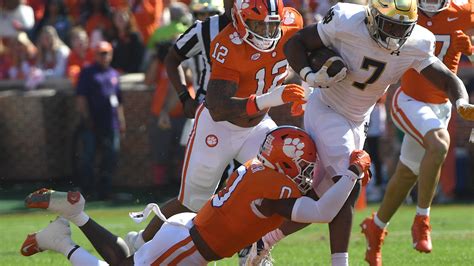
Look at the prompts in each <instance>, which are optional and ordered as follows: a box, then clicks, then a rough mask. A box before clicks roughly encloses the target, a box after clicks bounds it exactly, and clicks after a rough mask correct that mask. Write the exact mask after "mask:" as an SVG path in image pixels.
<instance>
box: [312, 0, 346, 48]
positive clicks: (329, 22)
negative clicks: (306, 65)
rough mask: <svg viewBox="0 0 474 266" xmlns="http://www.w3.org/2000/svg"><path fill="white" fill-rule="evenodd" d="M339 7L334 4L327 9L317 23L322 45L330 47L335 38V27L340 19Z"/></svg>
mask: <svg viewBox="0 0 474 266" xmlns="http://www.w3.org/2000/svg"><path fill="white" fill-rule="evenodd" d="M340 16H341V13H340V7H339V5H335V6H333V7H331V9H329V11H328V12H327V14H326V15H325V16H324V18H323V19H322V20H321V21H320V22H319V23H318V26H317V28H318V33H319V36H320V37H321V41H323V43H324V46H326V47H331V46H332V45H331V43H334V39H335V38H337V36H336V34H337V28H338V25H339V24H340V23H339V20H340Z"/></svg>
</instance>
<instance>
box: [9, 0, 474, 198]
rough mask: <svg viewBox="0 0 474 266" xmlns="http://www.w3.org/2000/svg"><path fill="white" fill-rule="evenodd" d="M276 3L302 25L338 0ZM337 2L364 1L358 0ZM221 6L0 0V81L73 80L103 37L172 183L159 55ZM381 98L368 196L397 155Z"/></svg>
mask: <svg viewBox="0 0 474 266" xmlns="http://www.w3.org/2000/svg"><path fill="white" fill-rule="evenodd" d="M208 2H209V3H212V4H211V6H213V7H215V8H214V9H209V8H205V7H207V6H208V5H207V4H206V5H204V4H203V3H208ZM283 2H284V4H285V6H292V7H295V8H296V9H298V11H300V13H301V14H302V15H303V17H304V20H305V25H308V24H311V23H315V22H317V21H319V20H320V19H322V17H323V16H324V14H325V13H326V12H327V11H328V10H329V8H330V7H331V6H332V5H333V4H335V3H336V2H338V1H336V0H284V1H283ZM345 2H352V3H357V4H365V3H366V0H346V1H345ZM223 11H224V5H223V1H221V0H183V1H176V0H0V80H23V81H25V86H26V88H27V89H34V88H36V87H37V86H38V85H40V84H41V83H42V82H43V81H45V80H48V79H50V78H63V79H64V78H65V79H69V80H70V81H71V82H72V83H73V84H75V85H76V84H77V83H78V79H79V74H80V72H81V70H82V69H84V68H85V67H88V66H89V65H91V64H93V63H94V62H95V60H96V57H95V56H96V53H97V51H98V50H97V49H98V46H99V45H100V44H101V43H103V41H106V42H108V43H110V44H111V46H112V49H111V50H113V53H111V59H110V66H111V67H112V68H113V69H114V70H116V71H117V72H118V74H119V75H122V74H129V73H144V74H145V83H146V84H147V85H148V86H150V87H151V88H153V89H154V90H155V93H154V98H153V101H152V106H151V113H152V114H153V117H154V119H152V122H151V125H150V142H151V145H152V148H151V152H152V158H153V165H154V166H153V170H152V171H153V176H154V183H155V185H166V184H169V183H174V184H179V176H180V173H179V171H180V169H181V163H182V160H183V156H184V146H185V145H186V133H182V132H183V128H186V118H185V117H184V115H183V111H182V106H181V103H180V101H179V100H178V99H177V95H176V93H175V92H174V90H173V89H172V87H171V84H170V82H169V80H168V79H167V74H166V68H165V66H164V58H165V56H166V54H167V52H168V49H169V47H171V46H172V45H173V43H174V41H175V40H176V39H177V38H178V37H179V36H180V35H181V34H182V33H184V32H185V31H186V30H187V29H188V28H189V26H190V25H192V23H193V22H194V20H197V19H199V20H205V19H206V18H207V17H209V16H211V15H215V14H221V13H223ZM189 60H191V59H189ZM464 61H465V62H469V60H466V59H465V58H464ZM182 65H183V67H184V68H185V73H186V78H187V82H188V83H189V87H192V86H193V85H195V84H196V83H197V79H198V76H197V75H196V74H195V73H194V74H193V68H194V67H195V66H194V65H193V63H192V62H191V61H190V62H183V64H182ZM472 86H473V82H472V80H471V82H470V83H468V86H467V87H468V90H470V91H472V90H473V89H472ZM384 103H385V100H384V99H381V101H380V102H379V104H377V108H376V109H375V111H374V113H373V114H372V118H371V119H372V123H371V127H370V128H369V134H368V140H367V146H366V149H367V150H368V151H370V153H371V155H372V157H373V159H374V169H373V170H374V171H373V172H374V174H375V178H376V179H375V180H376V181H375V182H373V183H374V185H373V186H374V188H371V189H372V192H371V193H370V196H372V197H373V200H379V199H380V198H381V196H382V195H383V194H382V193H383V184H384V183H385V182H386V179H387V176H389V173H390V172H391V171H392V170H393V169H391V168H392V167H393V166H394V165H395V163H393V162H392V161H393V160H395V161H396V159H397V158H396V156H397V155H398V150H397V144H396V143H395V144H393V145H385V147H380V145H379V143H380V142H381V141H387V140H390V142H397V141H399V140H400V138H397V137H395V136H396V135H397V134H399V133H397V132H396V129H394V128H393V127H392V126H390V127H388V128H386V126H385V125H389V124H390V122H387V120H388V118H387V114H386V112H387V111H386V110H385V104H384ZM163 110H166V112H164V111H163ZM274 120H275V121H277V122H278V120H279V118H278V117H276V118H275V119H274ZM281 121H282V122H285V123H288V121H284V119H283V120H281ZM290 122H291V121H290ZM298 123H300V121H296V120H295V121H293V124H295V125H298ZM394 132H395V133H394ZM385 143H387V144H388V142H385ZM389 146H390V148H387V147H389ZM177 147H179V148H177ZM116 152H118V150H117V151H116ZM379 154H383V156H382V155H380V156H379ZM391 154H393V156H392V155H391ZM170 177H172V178H170Z"/></svg>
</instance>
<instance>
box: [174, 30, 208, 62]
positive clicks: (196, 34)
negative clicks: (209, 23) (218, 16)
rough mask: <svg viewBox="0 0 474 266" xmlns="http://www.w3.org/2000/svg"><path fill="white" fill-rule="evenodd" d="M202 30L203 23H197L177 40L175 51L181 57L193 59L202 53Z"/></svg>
mask: <svg viewBox="0 0 474 266" xmlns="http://www.w3.org/2000/svg"><path fill="white" fill-rule="evenodd" d="M201 29H202V22H201V21H197V22H196V23H194V25H192V26H191V27H189V29H188V30H186V32H184V33H183V34H182V35H181V36H180V37H179V38H178V40H176V43H175V45H174V49H175V50H176V52H177V53H178V54H179V55H180V56H183V57H186V58H191V57H193V56H195V55H197V54H200V53H201V49H200V46H201V43H202V41H201V38H200V36H202V35H201Z"/></svg>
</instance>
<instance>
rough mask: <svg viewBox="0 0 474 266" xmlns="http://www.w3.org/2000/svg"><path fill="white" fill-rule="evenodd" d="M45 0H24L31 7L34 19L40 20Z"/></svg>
mask: <svg viewBox="0 0 474 266" xmlns="http://www.w3.org/2000/svg"><path fill="white" fill-rule="evenodd" d="M46 1H47V0H26V1H25V2H26V4H27V5H28V6H30V7H31V8H33V12H34V15H35V21H40V20H41V19H42V18H43V16H44V11H45V8H46Z"/></svg>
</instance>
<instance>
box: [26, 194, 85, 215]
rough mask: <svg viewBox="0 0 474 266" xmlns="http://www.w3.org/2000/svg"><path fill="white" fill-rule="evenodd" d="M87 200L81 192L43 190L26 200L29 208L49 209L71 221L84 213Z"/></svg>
mask: <svg viewBox="0 0 474 266" xmlns="http://www.w3.org/2000/svg"><path fill="white" fill-rule="evenodd" d="M84 204H85V200H84V197H82V195H81V193H80V192H77V191H76V192H74V191H69V192H60V191H54V190H52V189H46V188H42V189H40V190H37V191H35V192H33V193H31V194H30V195H28V196H27V197H26V199H25V206H26V207H27V208H39V209H47V210H49V211H52V212H56V213H57V214H59V215H61V216H63V217H64V218H66V219H68V220H70V218H71V217H74V216H77V215H78V214H80V213H81V212H82V211H84Z"/></svg>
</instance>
